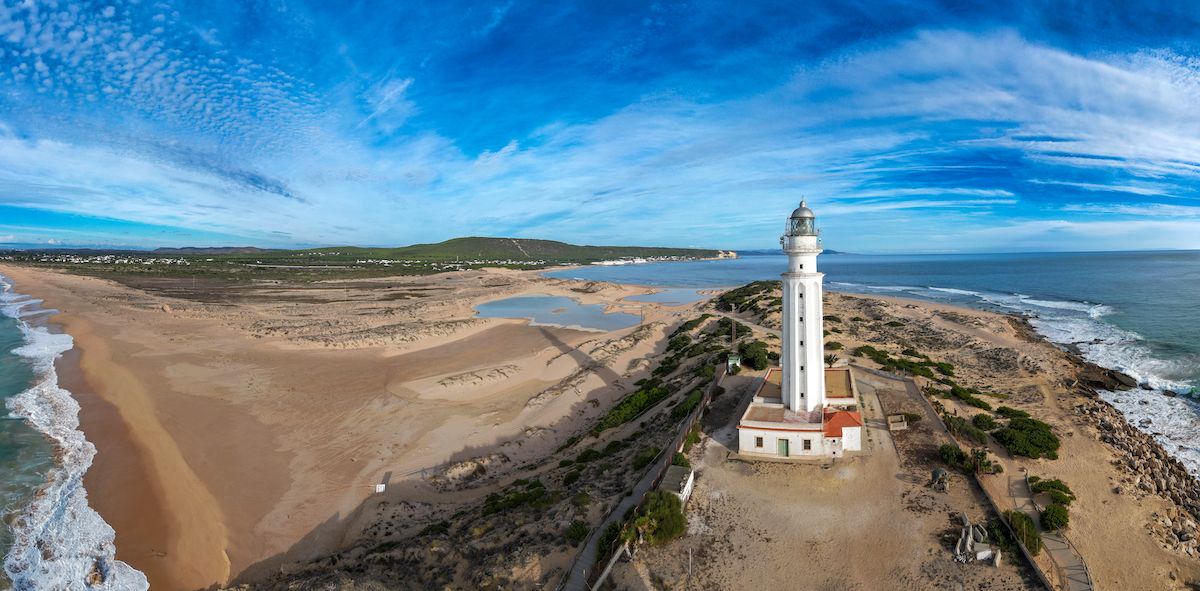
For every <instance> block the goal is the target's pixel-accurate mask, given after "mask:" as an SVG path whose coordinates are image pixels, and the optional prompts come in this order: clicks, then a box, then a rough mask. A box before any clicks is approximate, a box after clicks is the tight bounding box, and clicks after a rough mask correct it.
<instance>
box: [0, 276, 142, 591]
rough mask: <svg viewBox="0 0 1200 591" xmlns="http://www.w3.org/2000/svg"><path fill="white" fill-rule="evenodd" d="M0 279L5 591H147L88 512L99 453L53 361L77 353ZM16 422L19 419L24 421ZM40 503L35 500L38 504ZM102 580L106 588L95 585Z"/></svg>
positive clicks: (110, 535) (32, 304) (110, 531)
mask: <svg viewBox="0 0 1200 591" xmlns="http://www.w3.org/2000/svg"><path fill="white" fill-rule="evenodd" d="M39 303H40V302H39V301H38V300H34V299H30V298H27V297H25V296H22V295H20V294H18V293H15V292H13V291H12V285H11V284H10V283H9V282H8V281H6V280H5V278H4V277H3V276H0V314H2V316H0V397H2V398H3V399H4V407H5V410H4V414H3V415H0V416H2V417H4V418H3V419H0V470H3V472H0V495H2V496H0V500H2V501H3V503H4V505H3V510H4V516H5V522H4V527H3V533H2V534H0V536H2V537H0V542H3V544H4V547H3V549H4V576H6V577H8V578H7V580H6V581H5V582H4V585H3V586H11V587H13V588H15V589H19V590H21V591H41V590H43V589H45V590H51V589H53V590H58V589H85V588H95V589H104V590H107V591H144V590H145V589H146V588H147V587H148V585H147V582H146V577H145V575H143V574H142V573H140V572H138V571H137V570H135V569H133V568H131V567H130V566H129V565H127V564H125V563H124V562H121V561H119V560H116V559H115V556H116V546H115V545H114V540H115V538H116V533H115V532H114V531H113V529H112V527H110V526H109V525H108V524H107V523H105V522H104V519H103V518H101V517H100V514H99V513H96V511H95V510H93V509H92V508H91V507H90V506H89V505H88V497H87V490H85V489H84V487H83V476H84V474H85V473H87V471H88V468H90V467H91V465H92V459H93V458H94V457H95V454H96V448H95V446H93V445H92V444H91V442H89V441H88V440H87V439H86V438H84V435H83V432H82V431H80V430H79V403H78V402H76V401H75V398H74V397H72V396H71V393H70V392H68V391H66V390H65V389H63V388H61V387H59V385H58V370H57V368H56V367H55V364H54V362H55V360H56V359H58V358H59V356H61V355H62V354H63V353H65V352H67V351H69V350H71V348H72V347H73V345H74V342H73V340H72V339H71V337H70V335H67V334H61V333H55V332H52V331H51V330H49V328H48V327H47V326H45V325H44V323H41V322H39V320H41V319H44V318H45V317H46V313H47V312H49V311H48V310H41V309H38V307H37V305H38V304H39ZM12 417H20V420H16V419H14V418H12ZM35 493H36V494H35ZM94 573H99V574H100V575H101V577H102V578H103V583H102V584H100V585H99V586H92V585H89V583H88V579H89V577H90V576H92V575H93V574H94Z"/></svg>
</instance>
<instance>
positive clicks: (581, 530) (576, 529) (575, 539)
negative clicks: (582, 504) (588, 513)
mask: <svg viewBox="0 0 1200 591" xmlns="http://www.w3.org/2000/svg"><path fill="white" fill-rule="evenodd" d="M589 531H591V530H590V529H588V526H587V524H586V523H584V522H582V521H580V520H578V519H576V520H575V521H572V522H571V525H569V526H567V533H566V534H565V536H566V538H567V541H568V542H570V543H571V545H572V546H578V545H579V542H582V541H584V540H585V539H587V535H588V532H589Z"/></svg>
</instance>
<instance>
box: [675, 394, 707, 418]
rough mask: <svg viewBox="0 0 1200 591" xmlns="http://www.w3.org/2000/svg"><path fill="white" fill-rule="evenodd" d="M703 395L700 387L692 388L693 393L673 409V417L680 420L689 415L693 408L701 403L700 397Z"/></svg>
mask: <svg viewBox="0 0 1200 591" xmlns="http://www.w3.org/2000/svg"><path fill="white" fill-rule="evenodd" d="M703 397H704V392H701V391H700V390H699V389H695V390H692V391H691V393H689V394H688V395H687V398H684V399H683V402H680V403H679V404H677V405H675V408H672V409H671V418H672V419H675V420H679V419H682V418H683V417H686V416H688V414H690V413H691V412H692V410H693V409H694V408H696V406H697V405H699V404H700V399H701V398H703Z"/></svg>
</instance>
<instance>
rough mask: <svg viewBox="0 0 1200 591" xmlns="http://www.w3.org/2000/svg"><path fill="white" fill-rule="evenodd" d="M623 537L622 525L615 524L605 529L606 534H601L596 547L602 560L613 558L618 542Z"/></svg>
mask: <svg viewBox="0 0 1200 591" xmlns="http://www.w3.org/2000/svg"><path fill="white" fill-rule="evenodd" d="M620 537H621V524H619V523H616V522H613V523H610V524H608V527H606V528H604V533H602V534H600V541H599V543H598V544H597V545H596V550H597V551H598V553H599V556H600V558H607V557H609V556H612V552H613V550H614V549H615V548H616V544H617V540H618V539H619V538H620Z"/></svg>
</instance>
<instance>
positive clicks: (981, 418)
mask: <svg viewBox="0 0 1200 591" xmlns="http://www.w3.org/2000/svg"><path fill="white" fill-rule="evenodd" d="M971 424H973V425H975V426H976V427H979V428H980V429H983V430H984V431H991V430H992V429H995V428H996V427H999V426H1000V425H999V423H997V422H996V419H993V418H992V415H989V414H987V413H982V412H981V413H979V414H977V415H975V416H973V417H971Z"/></svg>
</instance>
